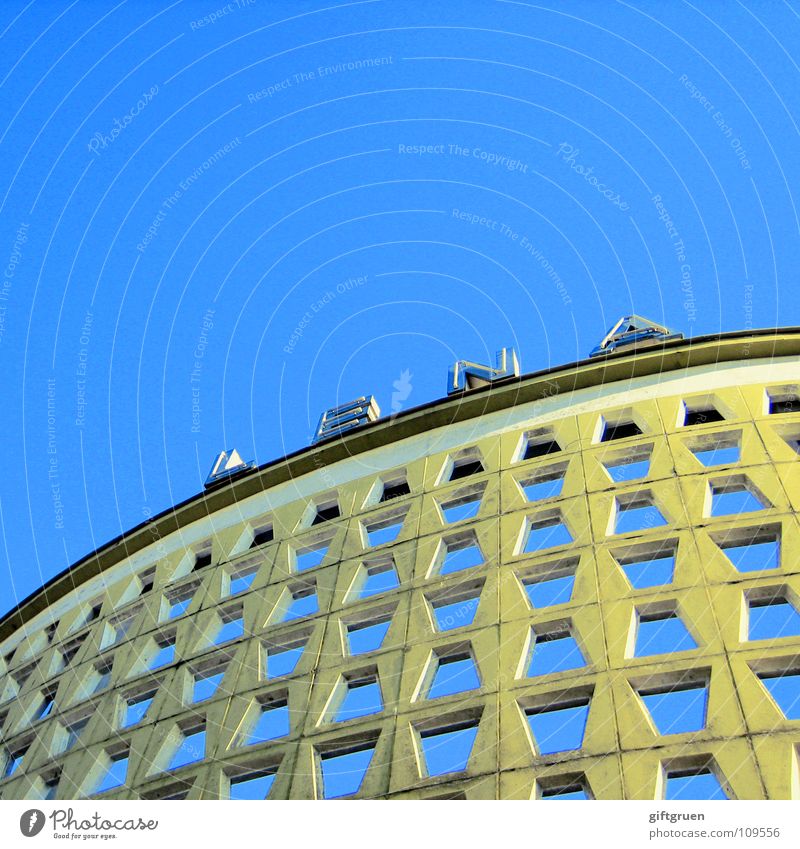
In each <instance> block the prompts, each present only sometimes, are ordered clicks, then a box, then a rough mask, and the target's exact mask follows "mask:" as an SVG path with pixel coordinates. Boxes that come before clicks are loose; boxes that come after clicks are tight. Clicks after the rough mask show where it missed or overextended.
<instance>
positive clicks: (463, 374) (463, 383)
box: [447, 348, 519, 395]
mask: <svg viewBox="0 0 800 849" xmlns="http://www.w3.org/2000/svg"><path fill="white" fill-rule="evenodd" d="M508 377H519V361H518V360H517V352H516V351H515V350H514V349H513V348H503V349H502V350H500V351H498V352H497V366H496V367H495V368H492V367H491V366H485V365H482V364H481V363H471V362H469V361H468V360H459V361H458V362H457V363H456V364H455V365H454V366H453V367H452V368H451V369H450V370H449V371H448V373H447V394H448V395H453V394H455V393H456V392H465V391H466V390H467V389H478V388H479V387H481V386H487V385H488V384H490V383H497V381H499V380H505V379H506V378H508Z"/></svg>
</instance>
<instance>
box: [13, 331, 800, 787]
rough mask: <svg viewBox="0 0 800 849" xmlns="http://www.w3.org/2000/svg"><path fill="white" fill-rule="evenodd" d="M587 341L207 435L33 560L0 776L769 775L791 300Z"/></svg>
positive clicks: (501, 783) (788, 706)
mask: <svg viewBox="0 0 800 849" xmlns="http://www.w3.org/2000/svg"><path fill="white" fill-rule="evenodd" d="M509 353H510V355H511V356H510V358H509V357H508V356H506V355H507V354H509ZM598 353H599V354H600V355H599V356H595V357H592V358H590V359H588V360H585V361H581V362H578V363H574V364H571V365H567V366H564V367H559V368H555V369H551V370H548V371H546V372H541V373H535V374H529V375H525V376H522V377H519V376H517V372H518V369H517V368H516V359H515V357H514V356H513V352H510V351H506V352H504V355H503V357H502V358H501V361H499V362H498V368H497V369H495V370H493V369H490V368H488V367H482V368H483V372H481V367H474V368H473V367H472V366H470V365H469V364H467V365H466V366H465V364H460V366H461V367H462V368H461V370H460V371H459V369H456V372H455V374H454V382H453V383H451V387H450V390H451V394H449V395H448V396H447V397H446V398H444V399H441V400H439V401H436V402H434V403H430V404H426V405H424V406H422V407H417V408H414V409H409V410H406V411H404V412H402V413H400V414H397V415H393V416H392V417H385V418H382V419H381V418H379V419H377V420H375V421H369V419H370V418H371V417H372V415H370V414H369V410H370V409H371V410H372V414H374V413H375V410H374V406H373V407H370V408H369V409H367V412H366V413H365V412H364V410H363V409H362V410H361V412H360V413H359V414H358V415H361V416H362V417H361V418H358V415H356V417H355V418H353V419H346V418H343V419H337V417H336V415H334V416H330V415H329V416H328V417H327V418H324V419H323V421H322V422H321V426H320V438H319V439H318V441H317V442H316V443H315V444H314V445H313V446H311V447H310V448H308V449H305V450H302V451H298V452H296V453H294V454H292V455H290V456H287V457H284V458H282V459H280V460H277V461H275V462H272V463H268V464H267V465H264V466H261V467H259V468H251V467H249V466H247V465H246V464H243V463H241V462H240V461H239V459H238V457H237V456H236V455H224V456H223V457H222V458H221V461H220V463H218V464H217V465H216V466H215V470H214V472H213V474H212V476H211V478H210V481H209V486H208V487H207V489H206V490H205V491H204V492H203V493H201V494H199V495H198V496H196V497H194V498H191V499H189V500H188V501H185V502H184V503H182V504H179V505H177V506H176V507H174V508H172V509H170V510H168V511H166V512H164V513H162V514H161V515H159V516H156V517H153V518H150V519H148V521H146V522H144V523H143V524H141V525H140V526H139V527H137V528H135V529H133V530H132V531H130V532H129V533H126V534H124V535H123V536H122V537H120V538H118V539H115V540H113V541H112V542H110V543H109V544H108V545H105V546H104V547H102V548H100V549H98V550H97V551H95V552H93V553H92V554H91V555H90V556H88V557H85V558H84V559H83V560H81V561H79V562H77V563H75V564H74V565H73V566H72V567H71V568H70V569H68V570H67V571H65V572H64V573H62V574H61V575H59V576H57V577H56V578H54V579H53V580H51V581H50V582H48V583H47V584H46V585H45V586H44V587H42V588H41V590H39V591H38V592H37V593H35V594H34V595H32V596H31V597H30V598H28V599H26V600H25V601H24V602H22V603H21V604H20V605H19V606H18V607H16V608H15V609H14V610H12V611H11V612H9V613H8V614H7V615H6V616H5V617H4V618H3V619H2V620H0V729H1V733H2V742H1V743H0V796H2V798H4V799H19V798H47V799H73V798H79V797H92V796H96V797H99V796H102V797H103V798H123V799H129V798H146V799H151V798H152V799H177V798H188V799H217V798H254V799H263V798H269V799H284V798H302V799H307V798H326V797H347V796H350V797H355V798H397V799H402V798H468V799H494V798H502V799H534V800H541V801H546V800H548V799H553V798H559V797H565V796H566V797H571V798H594V799H659V798H725V797H727V798H735V799H765V798H769V799H788V798H797V797H798V796H800V787H799V786H798V784H799V783H800V686H799V683H798V682H800V612H798V611H800V528H799V527H798V519H797V512H796V511H797V509H798V507H800V471H799V470H798V469H800V465H798V451H800V412H798V411H800V367H799V366H798V355H799V354H800V329H797V328H791V329H781V330H768V331H754V332H747V333H729V334H724V335H721V336H706V337H699V338H695V339H691V340H683V339H680V338H674V337H669V338H667V337H666V335H665V334H656V335H655V337H652V336H651V337H648V338H642V337H641V336H639V337H637V338H636V339H634V340H633V341H629V342H628V343H627V344H626V338H625V336H624V333H623V336H622V337H621V338H616V339H614V340H611V342H609V345H608V346H606V348H605V349H603V350H601V351H599V352H598ZM481 373H483V375H484V377H486V375H488V377H486V379H485V380H480V379H472V378H474V377H475V375H478V376H480V374H481ZM481 384H482V385H481ZM364 405H365V407H369V404H368V402H366V401H364ZM348 415H352V410H350V411H349V413H348ZM331 422H333V423H334V425H336V426H337V427H338V429H337V427H334V428H333V430H326V429H325V428H326V427H329V426H330V425H331ZM347 422H349V423H350V424H353V425H354V426H353V427H351V428H350V429H347ZM340 425H341V426H340Z"/></svg>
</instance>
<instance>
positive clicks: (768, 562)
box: [43, 425, 796, 798]
mask: <svg viewBox="0 0 800 849" xmlns="http://www.w3.org/2000/svg"><path fill="white" fill-rule="evenodd" d="M687 426H694V425H687ZM619 438H622V437H619ZM703 447H705V443H704V444H703ZM719 447H720V446H719V445H716V444H715V446H713V448H711V449H709V450H710V451H712V453H713V452H715V451H717V449H718V448H719ZM723 447H726V446H723ZM559 450H560V448H559ZM694 453H695V454H696V455H698V459H701V462H703V459H702V458H701V457H700V456H699V455H700V454H701V453H703V452H702V451H701V450H700V444H699V443H697V450H695V451H694ZM711 459H714V458H713V457H712V458H711ZM704 465H719V463H718V462H714V463H711V462H709V463H704ZM556 494H557V493H556ZM398 497H399V496H398ZM545 497H547V496H545ZM712 537H714V534H712ZM759 539H760V541H755V540H750V541H746V542H741V541H740V540H738V538H737V539H736V540H724V541H723V540H719V541H717V539H716V538H715V539H714V541H715V542H717V544H718V545H719V547H720V548H721V549H722V551H723V553H724V554H725V556H726V557H728V558H729V559H730V560H731V562H732V563H733V565H734V567H735V568H737V569H738V570H739V571H747V570H749V569H750V568H752V569H753V570H755V569H756V568H764V569H766V568H777V567H778V566H779V564H780V541H779V538H777V537H774V538H763V539H762V538H759ZM762 545H763V546H764V548H760V546H762ZM768 549H769V550H770V551H771V552H772V553H767V552H768ZM762 552H764V553H765V554H764V555H763V556H762V554H761V553H762ZM745 554H746V555H747V558H748V560H749V561H750V562H751V563H754V562H755V561H756V560H760V561H761V565H760V567H756V566H752V567H750V566H748V565H747V564H746V563H745V561H744V560H743V559H742V557H741V556H740V555H745ZM659 560H664V561H671V562H670V565H671V568H669V569H665V571H664V576H663V577H662V578H661V579H660V580H659V581H658V582H656V583H655V584H654V585H658V584H659V583H662V584H663V583H668V582H669V580H670V579H671V577H672V572H673V570H674V560H675V553H674V551H673V552H671V553H670V554H669V555H667V556H663V557H651V558H650V559H649V561H648V558H647V557H644V556H643V557H641V558H640V559H639V560H630V561H629V562H625V563H622V562H620V566H621V567H623V571H625V572H626V574H628V572H629V571H630V570H629V568H627V567H630V566H631V564H634V565H638V564H640V563H650V564H652V563H653V562H656V561H659ZM734 561H735V562H734ZM737 564H741V565H737ZM647 569H649V570H650V571H651V572H652V571H653V567H652V565H650V566H649V567H647V568H646V567H644V566H643V567H642V571H647ZM388 574H392V572H391V571H390V572H389V573H388ZM573 577H574V576H573ZM534 583H537V582H534ZM540 583H543V584H544V583H546V582H540ZM631 583H632V584H634V586H635V585H636V583H637V581H636V580H632V581H631ZM642 586H646V584H642ZM151 588H152V585H149V586H147V588H146V591H147V590H149V589H151ZM529 588H530V585H526V591H527V590H528V589H529ZM378 592H381V590H380V589H379V590H378ZM368 595H369V593H367V594H365V595H364V596H363V597H364V598H366V597H368ZM567 598H568V596H567ZM556 603H558V602H556ZM777 603H778V604H782V603H786V604H789V605H790V606H791V601H790V600H787V599H783V600H782V601H778V602H777ZM748 604H749V602H748ZM532 606H534V607H536V604H535V603H533V602H532ZM540 606H542V605H540ZM749 606H750V611H751V613H752V611H753V610H758V609H759V608H762V607H771V606H773V604H772V603H762V601H761V600H759V599H756V600H755V601H754V603H753V604H752V605H750V604H749ZM795 612H796V611H795ZM434 615H435V618H436V617H437V616H438V614H436V613H435V614H434ZM667 618H670V617H667ZM442 630H445V629H442ZM48 639H49V640H51V639H52V634H50V635H49V636H48ZM751 639H757V637H752V638H751ZM678 650H680V649H678ZM446 665H447V664H445V666H446ZM760 677H761V676H760ZM792 677H793V676H790V675H780V676H776V675H773V676H772V677H768V676H763V677H761V680H762V683H764V682H767V681H774V680H783V679H786V680H788V681H790V683H794V682H792ZM765 686H766V684H765ZM695 689H697V690H698V691H701V690H702V688H695ZM637 692H638V695H639V697H640V699H641V700H642V703H643V704H645V705H646V706H647V709H648V710H650V705H651V704H652V703H653V702H654V699H656V700H657V699H661V700H662V701H663V702H664V704H667V703H668V702H669V701H670V697H675V698H677V696H678V694H679V693H684V694H686V693H688V694H689V695H686V698H687V699H689V697H690V695H691V697H692V699H695V701H694V702H693V708H692V710H695V711H696V709H697V705H698V702H697V701H696V698H697V693H695V692H694V691H693V690H691V688H685V689H678V688H672V689H670V690H665V691H664V692H661V691H645V690H644V689H643V690H641V691H637ZM432 697H435V696H432ZM662 697H663V698H662ZM705 698H707V696H706V697H705ZM145 701H146V700H145ZM700 703H702V705H703V707H705V702H704V701H703V700H702V699H701V702H700ZM578 707H580V706H578ZM148 709H149V704H147V705H145V707H144V714H143V716H144V717H146V714H147V710H148ZM554 712H557V711H554ZM680 712H681V713H691V711H689V710H686V711H683V710H681V711H680ZM539 713H541V714H543V715H544V714H546V713H547V711H539ZM656 713H657V712H656V711H651V714H652V717H653V722H654V723H655V724H656V726H658V725H659V721H658V720H657V718H656ZM668 714H669V710H662V717H661V719H662V722H663V717H664V715H668ZM47 715H48V714H47V713H45V714H44V715H43V716H47ZM534 715H536V712H533V713H531V716H534ZM529 719H530V717H529ZM695 724H696V723H695ZM662 733H679V732H662ZM700 774H704V773H702V772H701V773H700ZM274 775H275V773H274V772H272V773H265V774H263V775H262V774H259V775H257V776H256V779H261V778H268V779H270V783H271V781H272V780H274ZM671 777H675V776H671ZM237 783H241V784H245V782H244V781H241V782H237ZM232 786H234V785H233V784H232ZM556 795H558V794H556ZM261 798H263V797H261Z"/></svg>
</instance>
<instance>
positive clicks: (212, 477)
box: [205, 448, 253, 489]
mask: <svg viewBox="0 0 800 849" xmlns="http://www.w3.org/2000/svg"><path fill="white" fill-rule="evenodd" d="M252 468H253V464H252V463H245V461H244V460H242V458H241V457H240V456H239V452H238V451H237V450H236V449H235V448H233V449H230V450H228V451H222V452H220V453H219V454H218V455H217V459H216V460H214V465H213V466H212V467H211V471H210V472H209V473H208V477H207V478H206V483H205V488H206V489H208V488H209V487H212V486H214V485H215V484H218V483H222V482H223V481H227V480H229V479H230V478H232V477H233V476H234V475H237V474H239V472H246V471H247V470H248V469H252Z"/></svg>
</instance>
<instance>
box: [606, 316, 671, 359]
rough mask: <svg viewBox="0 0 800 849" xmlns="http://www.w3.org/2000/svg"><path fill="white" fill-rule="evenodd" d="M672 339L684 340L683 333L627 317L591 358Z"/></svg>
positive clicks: (610, 332) (613, 328)
mask: <svg viewBox="0 0 800 849" xmlns="http://www.w3.org/2000/svg"><path fill="white" fill-rule="evenodd" d="M670 339H683V333H673V332H672V331H671V330H669V329H668V328H666V327H664V326H662V325H661V324H656V323H655V322H654V321H650V319H649V318H642V316H640V315H625V316H623V317H622V318H621V319H620V320H619V321H618V322H617V323H616V324H615V325H614V326H613V327H612V328H611V330H609V331H608V333H607V334H606V336H605V338H604V339H603V341H602V342H601V343H600V344H599V345H598V346H597V347H596V348H594V349H593V350H592V353H591V354H590V356H592V357H599V356H600V355H601V354H611V353H613V352H614V351H616V350H617V348H620V347H622V346H624V345H638V346H639V347H644V346H646V345H655V344H657V343H659V342H668V341H669V340H670Z"/></svg>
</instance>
